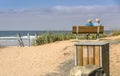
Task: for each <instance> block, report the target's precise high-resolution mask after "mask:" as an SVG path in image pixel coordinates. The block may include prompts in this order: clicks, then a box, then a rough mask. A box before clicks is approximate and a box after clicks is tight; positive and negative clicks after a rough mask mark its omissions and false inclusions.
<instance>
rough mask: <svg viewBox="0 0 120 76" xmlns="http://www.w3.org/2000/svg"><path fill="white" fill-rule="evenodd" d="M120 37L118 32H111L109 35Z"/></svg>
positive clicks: (119, 31)
mask: <svg viewBox="0 0 120 76" xmlns="http://www.w3.org/2000/svg"><path fill="white" fill-rule="evenodd" d="M118 35H120V30H113V31H112V32H111V33H110V36H118Z"/></svg>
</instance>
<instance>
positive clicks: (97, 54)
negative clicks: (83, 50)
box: [94, 46, 100, 66]
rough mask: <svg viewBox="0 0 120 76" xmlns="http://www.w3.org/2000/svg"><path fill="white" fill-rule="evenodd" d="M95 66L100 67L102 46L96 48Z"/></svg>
mask: <svg viewBox="0 0 120 76" xmlns="http://www.w3.org/2000/svg"><path fill="white" fill-rule="evenodd" d="M94 64H95V65H98V66H99V65H100V46H94Z"/></svg>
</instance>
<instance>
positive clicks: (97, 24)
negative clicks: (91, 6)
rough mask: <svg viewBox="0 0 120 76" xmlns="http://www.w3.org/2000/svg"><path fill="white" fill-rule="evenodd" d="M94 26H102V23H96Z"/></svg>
mask: <svg viewBox="0 0 120 76" xmlns="http://www.w3.org/2000/svg"><path fill="white" fill-rule="evenodd" d="M94 26H102V24H101V23H98V22H96V23H94Z"/></svg>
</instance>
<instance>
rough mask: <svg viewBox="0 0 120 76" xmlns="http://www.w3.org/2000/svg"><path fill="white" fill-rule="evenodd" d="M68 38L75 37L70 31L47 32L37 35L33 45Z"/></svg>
mask: <svg viewBox="0 0 120 76" xmlns="http://www.w3.org/2000/svg"><path fill="white" fill-rule="evenodd" d="M69 39H75V35H73V34H71V33H66V32H63V33H53V32H47V33H44V34H42V35H39V36H37V37H36V39H35V40H34V42H33V45H42V44H46V43H51V42H55V41H63V40H69Z"/></svg>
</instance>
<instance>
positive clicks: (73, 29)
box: [72, 26, 77, 34]
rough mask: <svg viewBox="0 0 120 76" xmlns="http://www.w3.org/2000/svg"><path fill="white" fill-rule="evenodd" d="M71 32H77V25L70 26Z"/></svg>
mask: <svg viewBox="0 0 120 76" xmlns="http://www.w3.org/2000/svg"><path fill="white" fill-rule="evenodd" d="M72 34H77V26H72Z"/></svg>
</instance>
